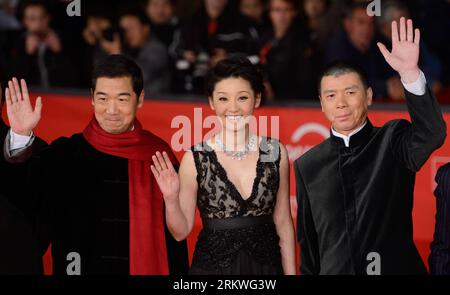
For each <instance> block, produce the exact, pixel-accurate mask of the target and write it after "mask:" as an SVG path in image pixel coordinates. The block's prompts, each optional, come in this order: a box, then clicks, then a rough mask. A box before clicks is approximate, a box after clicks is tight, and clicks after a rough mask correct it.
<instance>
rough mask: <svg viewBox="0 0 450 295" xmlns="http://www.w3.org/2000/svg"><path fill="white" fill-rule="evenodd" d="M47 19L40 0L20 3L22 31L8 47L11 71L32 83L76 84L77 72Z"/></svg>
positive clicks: (47, 15)
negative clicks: (10, 52)
mask: <svg viewBox="0 0 450 295" xmlns="http://www.w3.org/2000/svg"><path fill="white" fill-rule="evenodd" d="M51 19H52V17H51V15H50V13H49V10H48V9H47V7H46V6H45V4H44V2H42V1H39V0H31V1H27V2H25V3H24V5H23V19H22V23H23V26H24V27H25V32H24V33H23V35H22V36H21V37H20V38H18V40H17V42H16V44H15V46H14V47H13V48H12V51H13V52H12V62H11V71H12V74H13V75H14V76H21V77H24V78H25V79H27V80H28V81H29V84H30V85H33V86H40V87H44V88H48V87H54V86H58V87H73V86H77V85H79V72H78V71H77V70H76V68H75V67H74V66H73V65H72V64H71V62H70V60H69V58H68V57H67V55H66V54H65V51H64V48H63V44H62V42H61V39H60V37H59V35H58V33H57V32H56V31H55V30H53V29H52V28H51V27H50V21H51ZM68 69H70V70H68Z"/></svg>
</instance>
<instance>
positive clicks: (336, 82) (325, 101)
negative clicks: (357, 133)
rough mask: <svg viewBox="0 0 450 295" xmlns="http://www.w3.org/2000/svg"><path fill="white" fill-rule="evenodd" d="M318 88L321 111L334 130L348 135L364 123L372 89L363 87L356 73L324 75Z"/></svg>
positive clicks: (370, 101)
mask: <svg viewBox="0 0 450 295" xmlns="http://www.w3.org/2000/svg"><path fill="white" fill-rule="evenodd" d="M320 88H321V90H320V104H321V106H322V112H324V113H325V116H326V117H327V119H328V120H329V121H330V122H331V124H332V126H333V128H334V130H335V131H337V132H339V133H341V134H344V135H348V134H350V133H351V132H352V131H353V130H355V129H357V128H358V127H360V126H361V125H362V124H363V123H364V121H365V120H366V118H367V110H368V107H369V106H370V105H371V104H372V89H371V88H370V87H369V88H367V89H366V88H365V86H364V84H363V83H362V81H361V79H360V78H359V76H358V74H357V73H355V72H349V73H345V74H341V75H338V76H333V75H331V76H324V77H323V78H322V80H321V83H320Z"/></svg>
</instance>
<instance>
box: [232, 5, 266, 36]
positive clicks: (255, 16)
mask: <svg viewBox="0 0 450 295" xmlns="http://www.w3.org/2000/svg"><path fill="white" fill-rule="evenodd" d="M239 9H240V11H241V14H242V15H244V16H246V17H248V18H249V19H250V20H251V21H252V22H253V26H254V27H255V28H256V30H257V31H258V33H259V34H260V33H262V32H263V31H265V30H266V29H267V26H268V19H267V15H266V1H265V0H240V2H239Z"/></svg>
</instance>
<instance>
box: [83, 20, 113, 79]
mask: <svg viewBox="0 0 450 295" xmlns="http://www.w3.org/2000/svg"><path fill="white" fill-rule="evenodd" d="M113 31H114V29H113V27H112V23H111V21H110V19H109V18H108V16H106V15H103V14H102V13H98V12H94V13H93V14H91V15H89V16H87V18H86V26H85V28H84V29H83V32H82V35H83V40H84V45H85V46H84V54H83V56H84V60H83V77H85V79H84V80H83V85H84V86H85V87H90V85H91V81H90V79H89V77H90V76H91V72H92V69H93V66H94V65H95V64H97V63H98V62H99V61H100V60H102V59H103V58H105V57H106V56H108V51H107V49H105V48H103V47H102V45H104V44H105V42H104V40H105V39H106V40H107V39H110V40H109V41H112V36H113Z"/></svg>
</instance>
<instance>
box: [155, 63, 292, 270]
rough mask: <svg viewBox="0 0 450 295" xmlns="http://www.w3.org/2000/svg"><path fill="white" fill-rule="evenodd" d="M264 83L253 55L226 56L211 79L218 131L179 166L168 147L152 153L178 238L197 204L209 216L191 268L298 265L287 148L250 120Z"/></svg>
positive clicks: (210, 93)
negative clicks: (252, 129)
mask: <svg viewBox="0 0 450 295" xmlns="http://www.w3.org/2000/svg"><path fill="white" fill-rule="evenodd" d="M263 90H264V86H263V77H262V74H261V73H260V72H259V71H258V69H257V68H256V67H255V66H253V65H252V64H251V63H250V62H249V61H248V60H247V59H246V58H244V57H236V58H231V59H226V60H223V61H221V62H219V63H218V64H217V65H216V67H215V68H214V69H213V70H212V72H211V75H210V79H209V84H208V96H209V103H210V106H211V108H212V109H213V110H214V111H215V113H216V116H217V118H218V119H219V122H220V128H218V132H217V133H216V134H215V135H214V136H212V137H211V138H210V139H208V140H206V141H204V142H202V143H199V144H197V145H196V146H194V147H192V148H191V149H190V150H189V151H187V152H186V153H185V155H184V156H183V159H182V161H181V164H180V169H179V174H177V172H176V170H175V169H174V167H173V166H172V163H171V162H170V160H169V158H168V156H167V155H166V154H160V153H157V154H156V155H155V156H154V157H153V165H152V167H151V169H152V171H153V174H154V175H155V178H156V180H157V182H158V184H159V187H160V189H161V191H162V193H163V195H164V201H165V205H166V219H167V225H168V227H169V229H170V231H171V233H172V235H173V236H174V237H175V239H177V240H183V239H185V238H186V237H187V236H188V234H189V233H190V232H191V230H192V228H193V225H194V219H195V210H196V206H198V209H199V211H200V214H201V217H202V221H203V229H202V231H201V232H200V234H199V236H198V240H197V244H196V248H195V252H194V257H193V261H192V266H191V269H190V274H253V275H258V274H283V273H284V274H295V273H296V270H295V260H296V259H295V238H294V228H293V224H292V217H291V211H290V202H289V161H288V156H287V151H286V149H285V147H284V146H283V145H282V144H281V143H280V142H279V141H278V140H276V139H271V138H267V137H262V136H257V135H255V134H252V133H251V132H250V128H249V118H250V117H251V116H252V114H253V111H254V109H255V108H257V107H259V104H260V101H261V93H262V92H263Z"/></svg>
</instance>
